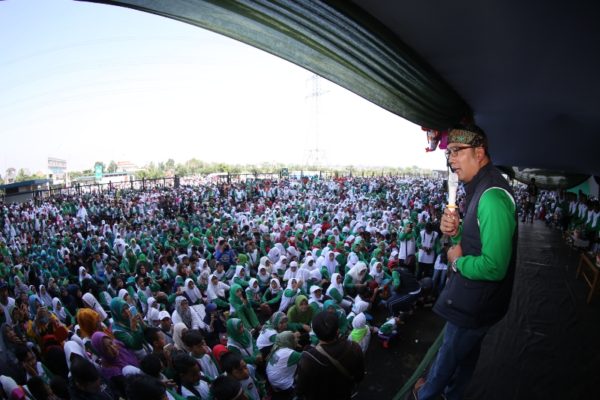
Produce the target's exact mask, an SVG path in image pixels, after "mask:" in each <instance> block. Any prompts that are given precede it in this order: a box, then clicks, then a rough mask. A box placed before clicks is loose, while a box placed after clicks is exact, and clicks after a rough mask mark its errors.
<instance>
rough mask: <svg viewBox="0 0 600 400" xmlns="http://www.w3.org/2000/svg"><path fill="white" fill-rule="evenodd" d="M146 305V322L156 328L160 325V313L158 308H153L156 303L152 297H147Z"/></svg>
mask: <svg viewBox="0 0 600 400" xmlns="http://www.w3.org/2000/svg"><path fill="white" fill-rule="evenodd" d="M147 304H148V311H147V312H146V320H147V321H148V323H149V324H150V325H151V326H154V327H156V326H158V324H159V323H160V317H159V314H160V311H158V308H156V307H154V305H155V304H158V303H157V302H156V299H155V298H154V297H148V300H147ZM156 321H158V322H156Z"/></svg>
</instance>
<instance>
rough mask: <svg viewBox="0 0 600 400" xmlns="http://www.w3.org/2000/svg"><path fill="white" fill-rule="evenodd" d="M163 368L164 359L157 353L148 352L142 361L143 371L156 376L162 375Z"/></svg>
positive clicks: (141, 367)
mask: <svg viewBox="0 0 600 400" xmlns="http://www.w3.org/2000/svg"><path fill="white" fill-rule="evenodd" d="M162 368H163V365H162V361H161V359H160V357H159V356H157V355H156V354H148V355H146V356H145V357H144V358H142V360H141V361H140V369H141V370H142V372H143V373H145V374H147V375H150V376H152V377H155V378H158V377H159V376H160V373H161V371H162Z"/></svg>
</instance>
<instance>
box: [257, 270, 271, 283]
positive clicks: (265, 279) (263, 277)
mask: <svg viewBox="0 0 600 400" xmlns="http://www.w3.org/2000/svg"><path fill="white" fill-rule="evenodd" d="M262 271H264V272H265V273H264V274H261V272H262ZM256 278H257V279H258V280H259V281H260V283H262V284H266V283H268V282H269V281H270V280H271V275H269V272H268V271H267V267H265V266H264V265H261V266H260V267H258V274H256Z"/></svg>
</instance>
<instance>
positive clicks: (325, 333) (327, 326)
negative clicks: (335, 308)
mask: <svg viewBox="0 0 600 400" xmlns="http://www.w3.org/2000/svg"><path fill="white" fill-rule="evenodd" d="M312 328H313V331H314V332H315V335H317V337H318V338H319V340H322V341H324V342H331V341H333V340H335V339H336V338H337V336H338V331H339V328H340V322H339V319H338V316H337V314H336V313H330V312H329V311H321V312H320V313H318V314H317V315H315V317H314V318H313V321H312Z"/></svg>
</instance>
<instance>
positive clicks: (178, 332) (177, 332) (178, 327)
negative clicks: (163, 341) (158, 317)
mask: <svg viewBox="0 0 600 400" xmlns="http://www.w3.org/2000/svg"><path fill="white" fill-rule="evenodd" d="M187 329H188V327H187V326H186V325H185V324H184V323H183V322H178V323H176V324H175V326H173V342H174V344H175V347H176V348H177V349H178V350H183V351H186V352H187V351H189V349H188V348H187V347H186V345H185V343H183V340H182V339H181V336H182V335H183V331H184V330H187Z"/></svg>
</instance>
